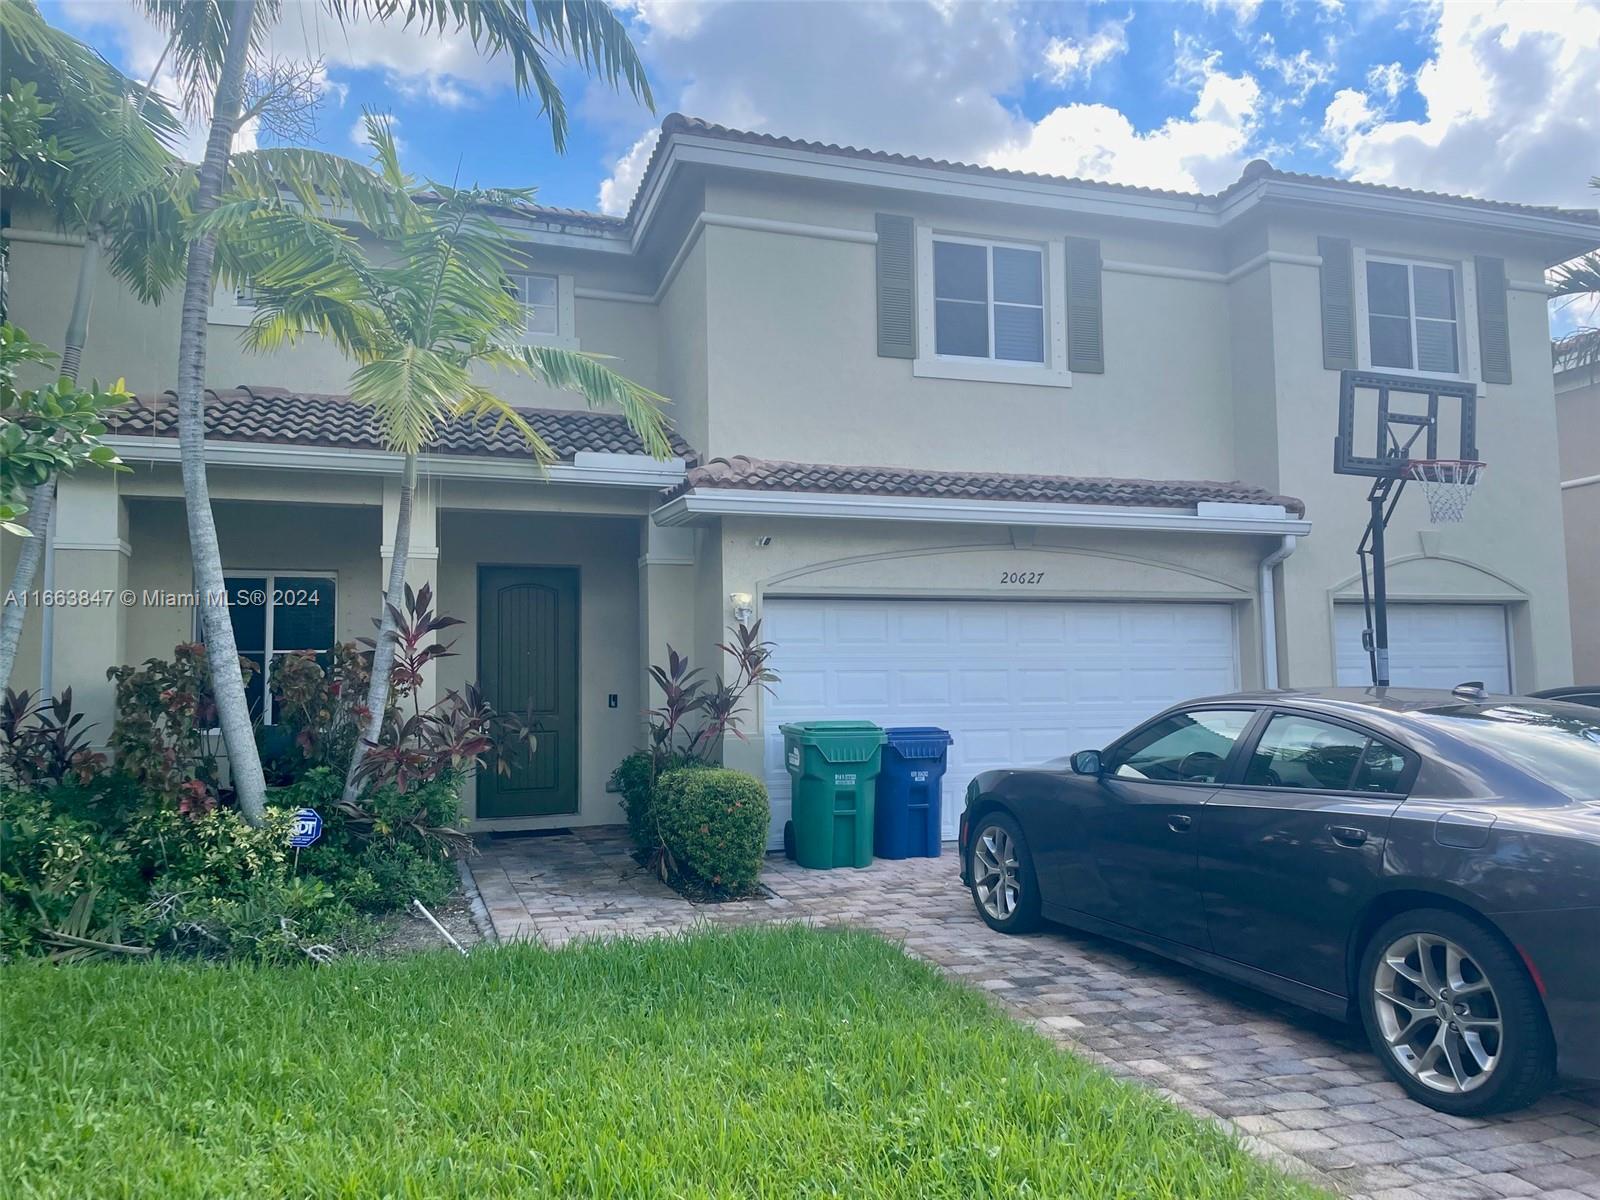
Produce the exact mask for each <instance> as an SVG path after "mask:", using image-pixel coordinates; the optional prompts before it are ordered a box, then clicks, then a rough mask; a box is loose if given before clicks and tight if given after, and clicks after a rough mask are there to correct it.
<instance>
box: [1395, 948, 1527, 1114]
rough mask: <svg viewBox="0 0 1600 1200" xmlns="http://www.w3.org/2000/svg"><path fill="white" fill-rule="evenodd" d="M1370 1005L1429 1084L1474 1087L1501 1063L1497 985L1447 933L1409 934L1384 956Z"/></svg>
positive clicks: (1404, 1064) (1409, 1069) (1403, 1062)
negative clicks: (1371, 1004)
mask: <svg viewBox="0 0 1600 1200" xmlns="http://www.w3.org/2000/svg"><path fill="white" fill-rule="evenodd" d="M1372 990H1373V1001H1374V1004H1373V1011H1374V1012H1375V1014H1376V1016H1377V1020H1378V1028H1379V1032H1380V1033H1381V1035H1382V1037H1383V1041H1384V1044H1385V1045H1386V1046H1387V1047H1388V1050H1389V1053H1390V1054H1391V1055H1393V1056H1394V1060H1395V1061H1396V1062H1397V1063H1398V1064H1399V1065H1400V1068H1401V1069H1402V1070H1403V1071H1405V1073H1406V1074H1407V1075H1409V1076H1410V1077H1411V1078H1412V1079H1415V1080H1416V1081H1417V1082H1418V1083H1420V1084H1421V1085H1422V1086H1423V1087H1426V1088H1428V1089H1429V1090H1431V1091H1435V1092H1440V1093H1443V1094H1446V1095H1459V1094H1462V1093H1467V1092H1472V1091H1476V1090H1477V1089H1478V1088H1480V1087H1482V1086H1483V1085H1484V1084H1486V1083H1488V1082H1489V1080H1490V1079H1491V1078H1493V1077H1494V1073H1495V1069H1496V1067H1498V1066H1499V1065H1500V1057H1501V1049H1502V1045H1503V1039H1504V1032H1505V1031H1504V1024H1503V1018H1502V1015H1501V1008H1500V1001H1499V998H1498V997H1497V996H1496V995H1495V990H1494V984H1493V983H1492V982H1491V981H1490V979H1489V976H1488V975H1487V973H1485V972H1484V970H1483V968H1482V967H1481V966H1479V964H1478V963H1477V961H1476V960H1475V959H1474V958H1473V957H1472V955H1470V954H1469V953H1468V952H1467V951H1466V950H1464V949H1463V948H1462V947H1461V946H1459V945H1457V944H1456V943H1455V942H1452V941H1451V940H1450V939H1449V938H1446V937H1442V936H1440V935H1438V934H1431V933H1408V934H1406V935H1405V936H1404V937H1401V938H1399V939H1398V940H1396V941H1395V942H1393V943H1392V944H1391V945H1390V946H1389V948H1388V949H1386V950H1385V951H1384V952H1383V954H1382V955H1381V956H1380V957H1379V959H1378V961H1377V966H1376V970H1375V971H1374V972H1373V978H1372Z"/></svg>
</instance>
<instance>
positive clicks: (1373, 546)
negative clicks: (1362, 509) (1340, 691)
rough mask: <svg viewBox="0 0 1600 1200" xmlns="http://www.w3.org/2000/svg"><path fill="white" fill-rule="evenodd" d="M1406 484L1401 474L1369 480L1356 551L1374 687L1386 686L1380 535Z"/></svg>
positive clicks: (1384, 568)
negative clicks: (1363, 523)
mask: <svg viewBox="0 0 1600 1200" xmlns="http://www.w3.org/2000/svg"><path fill="white" fill-rule="evenodd" d="M1405 487H1406V480H1405V476H1403V475H1387V476H1383V477H1381V478H1378V479H1374V480H1373V481H1372V489H1371V491H1369V492H1368V493H1367V503H1368V504H1369V505H1370V506H1371V509H1372V512H1371V515H1370V516H1369V517H1368V518H1367V532H1366V536H1364V537H1363V538H1362V539H1361V546H1360V549H1359V550H1358V551H1357V557H1359V558H1360V560H1361V603H1362V606H1363V607H1364V608H1365V609H1366V617H1367V627H1366V629H1365V630H1363V631H1362V638H1361V641H1362V644H1363V646H1364V648H1365V649H1366V651H1367V661H1368V662H1369V663H1370V664H1371V667H1372V684H1373V686H1374V687H1388V686H1389V569H1388V564H1387V563H1386V562H1385V561H1384V545H1383V535H1384V531H1385V530H1386V529H1387V528H1388V525H1389V518H1390V517H1392V516H1393V515H1394V510H1395V505H1397V504H1398V503H1399V502H1400V494H1401V493H1402V492H1403V491H1405Z"/></svg>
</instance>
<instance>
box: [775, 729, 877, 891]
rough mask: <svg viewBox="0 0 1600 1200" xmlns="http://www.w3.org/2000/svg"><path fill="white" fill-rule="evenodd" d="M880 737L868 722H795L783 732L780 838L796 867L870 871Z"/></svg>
mask: <svg viewBox="0 0 1600 1200" xmlns="http://www.w3.org/2000/svg"><path fill="white" fill-rule="evenodd" d="M883 741H884V733H883V730H881V729H879V728H878V727H877V726H876V725H874V724H873V723H872V722H871V721H800V722H797V723H795V724H793V725H785V726H783V759H784V762H785V763H787V764H788V767H789V779H790V780H791V782H792V783H793V789H792V792H793V797H794V800H793V809H792V818H791V820H790V822H789V827H788V829H787V830H785V833H786V834H788V835H789V836H786V837H785V838H784V841H785V843H786V844H788V845H790V846H792V847H793V851H794V860H795V861H796V862H797V863H799V864H800V865H801V866H802V867H816V868H822V869H826V868H828V867H867V866H871V865H872V823H873V822H872V816H873V808H874V805H875V802H876V797H877V779H878V763H879V758H880V756H881V754H882V751H883Z"/></svg>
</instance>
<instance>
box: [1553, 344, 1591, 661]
mask: <svg viewBox="0 0 1600 1200" xmlns="http://www.w3.org/2000/svg"><path fill="white" fill-rule="evenodd" d="M1556 423H1557V427H1558V428H1559V430H1560V435H1561V465H1560V475H1561V478H1562V479H1563V480H1566V481H1572V483H1573V486H1569V487H1564V488H1562V490H1561V508H1562V515H1563V518H1564V521H1565V527H1566V540H1567V573H1568V585H1569V588H1570V593H1571V602H1572V669H1573V673H1574V677H1575V678H1576V680H1577V682H1579V683H1590V682H1593V681H1594V680H1600V482H1590V483H1580V482H1578V481H1580V480H1588V479H1593V478H1594V477H1596V476H1600V366H1596V367H1592V368H1588V369H1584V370H1578V371H1570V372H1567V373H1566V375H1565V376H1564V377H1561V376H1558V377H1557V380H1556Z"/></svg>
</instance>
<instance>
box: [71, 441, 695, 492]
mask: <svg viewBox="0 0 1600 1200" xmlns="http://www.w3.org/2000/svg"><path fill="white" fill-rule="evenodd" d="M101 440H102V441H104V442H105V443H106V445H108V446H110V447H111V448H112V449H113V450H115V451H116V452H117V455H118V457H120V458H121V459H122V460H123V461H124V462H129V463H134V462H146V463H175V462H178V461H179V451H178V442H177V439H175V438H153V437H129V436H126V435H113V436H111V437H106V438H102V439H101ZM402 461H403V460H402V458H401V456H400V455H398V454H391V453H389V452H388V451H386V450H344V449H339V448H337V447H332V446H277V445H266V444H263V443H260V442H207V443H206V463H207V464H208V465H211V466H223V467H258V468H264V469H273V470H284V471H335V472H343V473H346V474H354V475H392V474H394V473H395V472H397V471H399V469H400V466H401V463H402ZM422 467H423V469H424V470H425V471H426V472H427V473H428V474H429V475H431V476H433V477H434V478H436V479H487V480H507V481H513V482H514V481H522V482H537V483H578V484H599V485H604V486H606V487H637V488H651V489H654V490H658V491H665V490H666V489H667V488H670V487H672V486H673V485H674V484H676V483H677V482H679V481H680V480H681V479H682V478H683V474H684V461H683V459H681V458H669V459H665V460H657V459H654V458H649V457H647V456H645V455H643V454H605V453H598V452H589V451H579V452H578V453H577V454H576V455H574V460H573V462H571V463H555V464H553V465H551V466H549V467H546V468H545V469H544V470H543V471H541V470H540V469H539V468H538V467H537V466H535V465H534V464H533V463H532V462H531V461H530V460H528V459H523V458H491V457H487V456H485V457H474V456H470V455H464V454H424V455H423V456H422Z"/></svg>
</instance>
